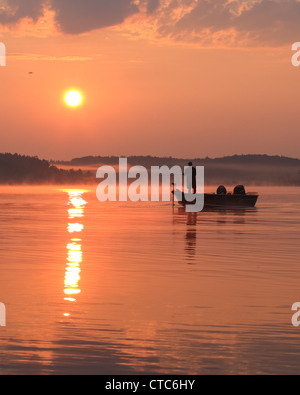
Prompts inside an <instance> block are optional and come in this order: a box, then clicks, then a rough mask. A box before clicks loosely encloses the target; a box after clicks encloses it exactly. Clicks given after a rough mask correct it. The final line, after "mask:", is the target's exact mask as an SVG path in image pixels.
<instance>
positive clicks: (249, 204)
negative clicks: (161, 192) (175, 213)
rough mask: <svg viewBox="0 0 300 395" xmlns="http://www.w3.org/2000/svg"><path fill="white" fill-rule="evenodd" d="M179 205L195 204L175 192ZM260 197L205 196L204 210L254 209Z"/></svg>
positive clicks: (185, 196) (206, 194)
mask: <svg viewBox="0 0 300 395" xmlns="http://www.w3.org/2000/svg"><path fill="white" fill-rule="evenodd" d="M174 195H175V197H176V199H177V200H178V203H179V204H180V205H182V206H186V205H191V204H194V202H190V200H191V199H189V198H188V196H187V195H183V194H182V193H181V192H180V191H178V190H176V191H175V192H174ZM258 197H259V196H258V195H249V194H246V195H230V194H228V195H217V194H208V193H205V194H204V208H205V209H206V208H220V209H235V208H236V209H239V208H242V209H248V208H254V207H255V205H256V203H257V200H258Z"/></svg>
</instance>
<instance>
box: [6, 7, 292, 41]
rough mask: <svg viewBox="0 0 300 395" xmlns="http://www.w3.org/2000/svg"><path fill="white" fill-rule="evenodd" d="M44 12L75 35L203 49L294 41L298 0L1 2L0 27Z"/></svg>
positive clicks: (35, 17) (35, 18)
mask: <svg viewBox="0 0 300 395" xmlns="http://www.w3.org/2000/svg"><path fill="white" fill-rule="evenodd" d="M3 4H5V5H3ZM8 4H9V5H8ZM45 7H47V9H50V10H52V12H53V14H54V19H55V23H56V26H57V27H58V29H59V30H60V31H62V32H63V33H67V34H74V35H76V34H81V33H86V32H89V31H92V30H96V29H101V28H106V27H111V26H118V30H119V31H122V29H123V31H124V32H125V33H126V34H129V35H130V34H132V35H133V36H134V37H135V38H137V37H142V38H145V37H146V38H151V39H155V40H163V39H167V40H169V41H173V42H188V43H193V44H198V45H204V46H205V45H217V44H221V45H222V44H225V45H249V46H251V45H255V46H261V45H273V46H280V45H285V44H290V43H291V42H294V41H299V20H300V0H163V1H160V0H9V1H7V0H0V24H3V25H9V24H15V23H17V22H19V21H20V20H22V19H24V18H30V19H32V21H33V22H34V23H36V22H37V21H38V20H39V19H40V18H41V16H42V15H43V11H44V9H45ZM129 17H130V19H128V18H129ZM125 21H127V22H126V23H124V22H125Z"/></svg>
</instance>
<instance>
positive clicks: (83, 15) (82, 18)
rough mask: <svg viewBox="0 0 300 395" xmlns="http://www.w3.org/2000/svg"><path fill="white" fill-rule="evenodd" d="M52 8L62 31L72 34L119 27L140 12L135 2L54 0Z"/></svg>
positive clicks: (118, 0)
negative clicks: (129, 17)
mask: <svg viewBox="0 0 300 395" xmlns="http://www.w3.org/2000/svg"><path fill="white" fill-rule="evenodd" d="M52 8H53V10H55V12H56V20H57V22H58V24H59V26H60V28H61V29H62V31H63V32H65V33H71V34H79V33H84V32H88V31H91V30H94V29H100V28H104V27H108V26H114V25H119V24H121V23H122V22H124V20H125V19H126V18H127V17H128V16H130V15H133V14H135V13H137V12H139V8H138V7H137V5H136V4H134V2H133V0H52Z"/></svg>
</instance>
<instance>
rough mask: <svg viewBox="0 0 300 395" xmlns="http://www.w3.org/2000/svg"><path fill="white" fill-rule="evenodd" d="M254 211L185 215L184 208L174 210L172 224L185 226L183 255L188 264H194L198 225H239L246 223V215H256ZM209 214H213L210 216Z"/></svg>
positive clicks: (218, 211) (241, 210)
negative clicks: (212, 223)
mask: <svg viewBox="0 0 300 395" xmlns="http://www.w3.org/2000/svg"><path fill="white" fill-rule="evenodd" d="M256 212H257V210H256V209H238V210H233V209H204V210H203V211H202V212H199V213H187V212H186V210H185V208H184V207H178V208H175V209H174V211H173V223H174V224H186V234H185V255H186V261H187V263H188V264H194V263H196V262H195V261H196V249H197V233H198V231H200V232H203V228H202V229H199V227H198V225H199V224H201V223H202V224H203V225H205V224H209V223H210V222H211V221H213V222H216V223H218V224H219V225H226V224H227V223H229V224H230V223H232V224H234V225H241V224H246V223H247V213H252V214H253V213H256ZM211 214H215V215H214V216H211ZM233 233H234V231H233Z"/></svg>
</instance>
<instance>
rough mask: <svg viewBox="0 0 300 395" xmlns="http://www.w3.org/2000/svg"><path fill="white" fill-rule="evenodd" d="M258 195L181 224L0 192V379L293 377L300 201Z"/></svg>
mask: <svg viewBox="0 0 300 395" xmlns="http://www.w3.org/2000/svg"><path fill="white" fill-rule="evenodd" d="M211 190H213V188H211ZM251 190H258V192H259V193H260V195H261V197H260V200H259V202H258V205H257V210H249V211H243V210H239V211H211V212H203V213H199V214H189V215H187V214H185V213H184V212H183V211H182V210H180V209H178V208H176V209H175V210H174V212H173V210H172V204H171V203H159V202H158V203H151V202H145V203H131V202H123V203H100V202H98V201H97V199H96V193H95V187H93V188H88V187H85V189H82V188H58V187H43V188H39V187H36V188H30V187H28V188H27V187H18V188H12V187H10V188H9V187H8V188H6V187H1V193H0V221H1V225H2V226H1V227H0V257H1V259H0V273H1V276H0V302H2V303H5V305H6V310H7V326H6V327H1V328H0V352H1V360H0V374H17V373H19V374H32V373H44V374H51V373H58V374H80V373H81V374H82V373H89V374H122V373H124V374H130V373H137V374H145V373H166V374H230V373H241V374H243V373H271V374H279V373H286V374H298V373H299V356H300V343H299V336H300V332H299V331H300V329H299V328H298V329H297V328H294V327H293V326H292V324H291V319H292V315H293V313H292V311H291V307H292V304H293V303H294V302H297V301H300V290H299V278H300V268H299V253H300V247H299V245H300V231H299V220H300V197H299V191H300V190H299V188H274V187H268V188H266V187H259V188H253V187H251Z"/></svg>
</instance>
